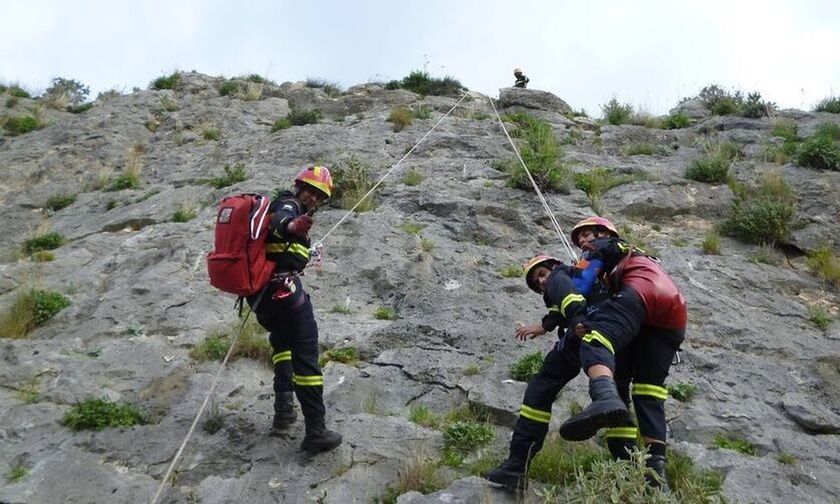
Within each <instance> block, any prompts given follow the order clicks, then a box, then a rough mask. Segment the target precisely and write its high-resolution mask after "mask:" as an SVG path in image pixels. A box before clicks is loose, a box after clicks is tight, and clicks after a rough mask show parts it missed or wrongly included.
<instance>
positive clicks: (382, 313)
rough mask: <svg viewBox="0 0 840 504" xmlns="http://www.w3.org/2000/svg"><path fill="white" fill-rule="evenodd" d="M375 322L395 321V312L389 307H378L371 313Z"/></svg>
mask: <svg viewBox="0 0 840 504" xmlns="http://www.w3.org/2000/svg"><path fill="white" fill-rule="evenodd" d="M373 316H374V318H376V319H377V320H397V311H396V310H394V309H393V308H391V307H389V306H380V307H379V308H377V309H376V311H375V312H373Z"/></svg>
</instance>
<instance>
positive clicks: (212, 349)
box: [190, 334, 230, 362]
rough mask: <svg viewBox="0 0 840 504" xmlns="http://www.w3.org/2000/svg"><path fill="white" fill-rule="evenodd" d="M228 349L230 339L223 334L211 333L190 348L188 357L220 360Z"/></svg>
mask: <svg viewBox="0 0 840 504" xmlns="http://www.w3.org/2000/svg"><path fill="white" fill-rule="evenodd" d="M228 349H230V340H229V339H228V337H227V335H225V334H211V335H210V336H208V337H207V338H205V339H204V341H202V342H201V343H199V344H197V345H196V346H194V347H193V349H192V350H190V357H191V358H193V359H195V360H197V361H199V362H203V361H210V360H222V359H224V358H225V355H227V352H228Z"/></svg>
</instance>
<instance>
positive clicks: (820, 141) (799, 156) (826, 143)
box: [796, 123, 840, 171]
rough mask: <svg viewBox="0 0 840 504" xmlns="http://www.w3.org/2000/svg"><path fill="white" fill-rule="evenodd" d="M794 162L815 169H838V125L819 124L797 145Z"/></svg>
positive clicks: (839, 126) (839, 137) (839, 140)
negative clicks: (814, 131) (811, 133)
mask: <svg viewBox="0 0 840 504" xmlns="http://www.w3.org/2000/svg"><path fill="white" fill-rule="evenodd" d="M796 164H798V165H799V166H807V167H811V168H815V169H817V170H834V171H840V125H838V124H833V123H826V124H822V125H820V127H819V128H817V131H816V133H814V134H813V135H812V136H810V137H808V138H806V139H805V140H804V141H803V142H802V143H801V144H800V145H799V148H798V150H797V152H796Z"/></svg>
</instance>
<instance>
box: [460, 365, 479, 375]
mask: <svg viewBox="0 0 840 504" xmlns="http://www.w3.org/2000/svg"><path fill="white" fill-rule="evenodd" d="M480 372H481V368H480V367H479V366H478V364H476V363H475V362H470V363H469V364H467V365H466V367H464V376H474V375H477V374H478V373H480Z"/></svg>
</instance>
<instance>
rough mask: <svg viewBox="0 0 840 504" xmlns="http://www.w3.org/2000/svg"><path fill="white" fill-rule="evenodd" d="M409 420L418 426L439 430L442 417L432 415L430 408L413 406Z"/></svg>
mask: <svg viewBox="0 0 840 504" xmlns="http://www.w3.org/2000/svg"><path fill="white" fill-rule="evenodd" d="M408 419H409V420H410V421H411V422H413V423H416V424H417V425H421V426H423V427H428V428H430V429H437V428H438V427H439V426H440V424H441V419H440V417H439V416H437V415H435V414H434V413H432V412H431V410H429V407H428V406H424V405H414V406H412V407H411V410H409V413H408Z"/></svg>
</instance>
